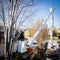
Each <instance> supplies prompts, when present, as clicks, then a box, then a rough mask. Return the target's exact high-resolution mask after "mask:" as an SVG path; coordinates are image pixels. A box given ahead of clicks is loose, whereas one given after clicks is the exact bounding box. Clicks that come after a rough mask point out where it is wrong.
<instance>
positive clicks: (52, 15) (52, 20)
mask: <svg viewBox="0 0 60 60" xmlns="http://www.w3.org/2000/svg"><path fill="white" fill-rule="evenodd" d="M53 10H54V7H50V13H51V12H52V11H53ZM53 13H54V11H53ZM53 13H52V14H51V15H50V40H51V44H52V46H53V26H54V14H53Z"/></svg>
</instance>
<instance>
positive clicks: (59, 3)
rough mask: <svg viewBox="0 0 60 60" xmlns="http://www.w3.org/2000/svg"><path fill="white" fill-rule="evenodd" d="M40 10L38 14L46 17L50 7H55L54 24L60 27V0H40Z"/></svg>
mask: <svg viewBox="0 0 60 60" xmlns="http://www.w3.org/2000/svg"><path fill="white" fill-rule="evenodd" d="M42 1H43V3H42V4H41V6H42V7H41V10H40V13H39V15H40V16H42V17H44V19H46V18H47V17H48V15H49V13H50V12H49V9H50V7H52V6H53V7H55V10H54V26H55V27H57V28H60V0H42ZM47 23H48V25H49V26H50V20H48V22H47Z"/></svg>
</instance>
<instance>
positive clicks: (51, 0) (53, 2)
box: [0, 0, 60, 28]
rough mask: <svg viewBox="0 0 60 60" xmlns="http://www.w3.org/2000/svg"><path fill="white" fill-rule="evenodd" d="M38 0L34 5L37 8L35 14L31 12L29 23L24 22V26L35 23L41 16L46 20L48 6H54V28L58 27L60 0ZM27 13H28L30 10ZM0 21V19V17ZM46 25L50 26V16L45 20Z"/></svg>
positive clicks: (48, 12)
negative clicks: (36, 4)
mask: <svg viewBox="0 0 60 60" xmlns="http://www.w3.org/2000/svg"><path fill="white" fill-rule="evenodd" d="M3 1H4V0H3ZM25 1H26V0H25ZM36 1H37V0H36ZM38 1H39V2H38V6H37V7H35V8H37V9H38V10H37V11H36V14H35V15H34V14H33V16H32V17H31V18H30V20H32V21H31V23H29V22H28V24H27V23H26V22H25V23H24V24H27V25H26V26H28V25H33V23H36V21H37V20H39V19H41V17H43V18H44V20H46V19H47V17H48V16H49V14H50V7H54V8H55V10H54V26H55V27H56V28H60V0H41V2H40V0H38ZM4 3H5V2H4ZM35 8H34V7H33V8H32V9H31V10H33V9H35ZM28 14H30V12H29V13H28ZM6 16H7V15H6ZM19 19H20V18H19ZM28 20H29V18H28ZM30 20H29V21H30ZM0 22H1V19H0ZM24 24H23V25H24ZM47 25H48V27H50V25H51V23H50V18H49V19H48V21H47ZM24 27H25V26H24ZM28 27H29V26H28Z"/></svg>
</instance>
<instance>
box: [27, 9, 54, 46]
mask: <svg viewBox="0 0 60 60" xmlns="http://www.w3.org/2000/svg"><path fill="white" fill-rule="evenodd" d="M54 9H55V8H54ZM54 9H53V11H54ZM53 11H52V12H51V13H50V14H49V16H48V18H47V19H46V20H44V21H43V23H42V24H41V25H40V26H39V29H38V30H37V31H36V33H35V34H34V36H33V37H32V39H31V40H30V41H29V42H28V44H27V45H31V44H33V42H34V41H35V40H36V38H37V36H38V35H39V33H40V32H41V30H42V28H43V27H44V25H45V24H46V22H47V20H48V19H49V17H50V15H51V14H52V13H53Z"/></svg>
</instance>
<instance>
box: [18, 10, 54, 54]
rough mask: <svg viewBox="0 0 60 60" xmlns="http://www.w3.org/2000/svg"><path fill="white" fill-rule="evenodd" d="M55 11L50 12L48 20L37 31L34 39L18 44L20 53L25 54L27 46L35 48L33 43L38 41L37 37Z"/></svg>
mask: <svg viewBox="0 0 60 60" xmlns="http://www.w3.org/2000/svg"><path fill="white" fill-rule="evenodd" d="M53 11H54V9H53V10H52V11H51V12H50V14H49V16H48V17H47V19H46V20H44V21H43V23H42V24H41V25H40V26H39V28H38V30H37V31H36V33H35V34H34V36H33V37H32V38H30V39H29V40H28V41H19V43H18V52H21V53H24V52H26V50H27V45H28V46H29V47H31V46H33V42H34V41H35V40H36V38H37V36H38V35H39V33H40V32H41V30H42V29H43V27H44V25H45V24H46V22H47V20H48V19H49V18H50V16H51V14H52V13H53ZM19 48H20V49H19Z"/></svg>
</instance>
